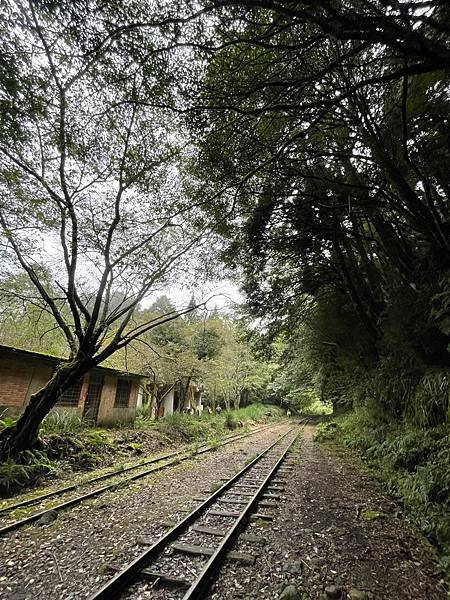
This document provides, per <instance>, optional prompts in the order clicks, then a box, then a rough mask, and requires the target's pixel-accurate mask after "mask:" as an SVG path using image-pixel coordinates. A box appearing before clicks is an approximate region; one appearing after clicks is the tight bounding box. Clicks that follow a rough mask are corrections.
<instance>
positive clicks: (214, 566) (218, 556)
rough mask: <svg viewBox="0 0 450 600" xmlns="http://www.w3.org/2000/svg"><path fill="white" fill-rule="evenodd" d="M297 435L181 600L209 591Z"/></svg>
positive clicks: (201, 595) (194, 598) (295, 439)
mask: <svg viewBox="0 0 450 600" xmlns="http://www.w3.org/2000/svg"><path fill="white" fill-rule="evenodd" d="M299 433H300V432H299ZM299 433H297V435H296V436H295V438H294V439H293V440H292V442H291V443H290V444H289V445H288V446H287V448H285V450H284V451H283V453H282V454H281V456H280V458H279V459H278V460H277V462H276V463H275V465H274V467H273V468H272V469H271V471H270V472H269V474H268V475H267V477H266V478H265V479H264V481H263V482H262V483H261V485H260V487H259V488H258V490H257V491H256V493H255V495H254V496H253V497H252V498H251V499H250V500H249V502H248V503H247V504H246V506H245V507H244V509H243V511H242V512H241V514H240V516H239V517H238V518H237V519H236V521H235V522H234V524H233V526H232V527H231V529H230V530H229V531H228V533H227V534H226V535H225V536H224V537H223V539H222V541H221V542H220V544H219V546H218V547H217V549H216V551H215V552H214V554H213V555H212V556H211V558H210V559H209V560H208V562H207V563H206V565H205V566H204V568H203V569H202V571H201V573H200V574H199V576H198V577H197V579H196V580H195V581H194V582H193V583H192V585H191V587H190V588H189V589H188V590H187V592H186V593H185V594H184V596H183V600H200V599H201V598H203V597H204V595H205V593H206V592H207V591H208V590H209V588H210V585H211V583H212V580H213V578H214V575H215V574H216V573H217V571H218V570H219V568H220V566H221V564H222V563H223V562H224V560H225V559H226V555H227V551H228V550H229V548H230V546H232V545H233V544H234V543H235V541H236V539H237V537H238V536H239V534H240V532H241V531H242V529H244V527H245V526H246V524H247V522H248V520H249V517H250V514H251V513H252V511H253V509H254V507H255V505H256V504H257V503H258V502H259V500H260V498H261V496H262V494H263V493H264V491H265V489H266V488H267V486H268V485H269V483H270V482H271V480H272V479H273V478H274V476H275V475H276V472H277V471H278V469H279V468H280V465H281V463H282V462H283V461H284V459H285V458H286V454H287V453H288V452H289V450H290V449H291V448H292V446H293V445H294V443H295V442H296V441H297V438H298V436H299Z"/></svg>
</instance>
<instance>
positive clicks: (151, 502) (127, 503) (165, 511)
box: [0, 424, 290, 600]
mask: <svg viewBox="0 0 450 600" xmlns="http://www.w3.org/2000/svg"><path fill="white" fill-rule="evenodd" d="M289 429H290V426H289V425H286V424H282V425H274V426H273V427H271V428H269V429H266V430H264V431H262V432H258V433H256V434H255V435H253V436H251V437H248V438H245V439H242V440H239V441H236V442H233V443H231V444H229V445H227V446H224V447H221V448H218V449H217V450H216V451H215V452H212V453H208V454H204V455H202V456H199V457H196V458H195V460H194V459H193V460H189V461H186V462H184V463H182V464H180V465H178V466H175V467H173V468H170V469H167V470H164V471H161V472H159V473H156V474H154V475H153V476H150V477H146V478H145V479H142V480H139V482H138V483H135V484H133V485H130V486H127V487H124V488H119V489H117V490H115V491H111V492H107V493H105V494H102V495H101V496H99V497H98V498H95V499H93V500H88V501H85V502H83V504H82V505H78V506H76V507H74V508H72V509H69V510H65V511H62V512H61V513H60V514H59V516H58V518H57V520H56V521H54V522H53V523H51V524H49V525H46V526H43V527H41V526H39V525H31V526H28V527H26V528H23V529H20V530H17V531H16V532H13V533H11V534H7V535H6V536H5V537H4V538H0V565H1V566H0V598H1V599H3V598H5V599H8V600H35V599H37V598H39V599H42V600H49V599H50V598H54V599H55V600H78V599H81V598H87V597H89V596H90V594H91V593H92V592H93V591H94V590H95V589H97V588H98V587H100V585H101V583H102V582H103V581H105V580H106V579H108V578H110V577H111V573H110V572H108V570H107V567H108V565H115V566H118V567H120V566H124V565H125V564H126V563H127V562H129V561H130V560H131V559H132V558H134V557H135V556H136V555H137V554H139V553H140V552H142V550H143V546H144V545H146V544H148V542H153V541H156V539H158V538H159V537H160V536H161V535H162V534H163V533H164V532H165V530H166V528H167V521H168V520H169V519H171V520H174V521H179V520H181V519H182V518H183V516H185V511H190V510H192V509H193V508H194V506H195V505H196V504H199V502H200V500H199V498H201V497H202V496H206V495H208V494H209V493H210V491H211V488H212V487H213V486H218V485H219V483H220V479H221V478H229V477H231V476H232V475H233V474H234V473H235V472H236V471H237V470H239V469H241V468H242V467H243V466H244V464H246V462H247V461H248V460H250V459H251V458H253V457H254V455H255V454H256V453H258V452H260V451H261V450H263V449H264V448H266V447H267V446H268V445H269V444H270V443H271V442H273V441H275V439H277V438H278V436H279V435H280V434H281V433H284V432H286V431H288V430H289Z"/></svg>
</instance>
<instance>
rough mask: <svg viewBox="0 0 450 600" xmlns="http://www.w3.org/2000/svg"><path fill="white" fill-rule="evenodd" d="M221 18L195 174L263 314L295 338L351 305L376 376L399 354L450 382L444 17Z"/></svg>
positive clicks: (303, 10) (276, 11) (255, 12)
mask: <svg viewBox="0 0 450 600" xmlns="http://www.w3.org/2000/svg"><path fill="white" fill-rule="evenodd" d="M213 4H215V6H216V9H217V10H216V13H215V14H216V21H215V24H216V29H215V35H216V38H215V42H216V51H215V52H213V53H212V54H211V56H210V58H209V61H208V67H207V69H206V73H205V76H204V78H203V80H202V82H201V84H200V85H199V88H198V94H199V97H200V100H197V106H198V113H197V120H192V119H191V124H192V127H194V128H196V129H195V130H196V132H197V133H198V134H199V135H200V136H201V152H200V153H199V155H200V160H199V161H198V162H197V166H196V173H197V174H198V176H199V177H201V178H203V181H205V182H208V185H209V186H210V187H211V188H213V189H214V190H215V191H216V192H218V193H219V191H220V190H226V191H225V192H224V193H223V194H222V198H223V205H224V207H225V208H224V209H223V212H224V213H227V211H229V200H230V198H231V199H232V202H233V207H234V213H233V214H234V220H231V219H228V221H227V222H226V223H225V222H224V227H223V231H224V233H225V234H226V235H227V236H228V238H229V249H228V253H227V257H228V260H229V262H230V263H231V264H235V265H236V264H241V265H243V268H244V271H245V276H246V283H245V289H246V292H247V295H248V298H249V303H250V307H251V309H252V310H253V312H254V314H256V315H257V316H259V317H260V318H263V319H265V320H266V322H267V323H270V322H271V323H272V324H273V321H274V318H275V319H277V320H278V321H279V322H280V323H281V324H282V326H284V327H286V328H289V327H292V323H295V320H296V319H297V320H298V319H300V318H304V317H305V316H307V315H308V314H309V315H310V316H311V314H312V313H314V312H315V311H319V313H320V314H321V315H323V313H324V311H325V310H328V311H329V312H328V314H329V315H334V316H335V317H337V316H338V314H339V307H342V306H343V305H345V304H348V305H349V310H348V312H349V313H350V316H349V318H348V319H347V320H346V322H347V323H348V324H349V325H350V323H353V327H354V331H358V332H361V338H360V343H358V348H359V353H358V354H357V355H355V358H357V360H358V362H359V364H360V366H361V367H362V368H363V369H366V370H370V369H372V368H374V367H377V366H379V365H380V364H384V362H385V361H388V362H392V361H393V357H394V356H395V357H397V356H398V355H399V352H398V347H401V348H402V354H403V357H404V358H403V361H404V362H403V363H402V364H404V365H406V364H407V363H408V364H409V367H411V365H413V364H414V365H415V367H416V368H424V366H438V367H448V365H449V364H450V355H449V353H448V345H449V342H450V331H449V330H448V324H447V325H446V323H447V322H446V321H445V319H444V318H443V315H444V313H445V306H447V303H448V298H449V289H450V287H449V286H450V272H449V267H450V243H449V239H450V238H449V235H448V234H449V231H450V226H449V224H450V219H449V206H448V202H449V190H450V188H449V185H448V184H449V180H448V168H442V165H446V166H448V164H449V159H450V155H449V149H448V143H447V142H448V140H447V133H446V129H445V126H443V124H444V123H447V122H448V119H449V113H450V110H449V108H450V107H449V102H448V95H447V93H446V91H445V90H446V89H447V88H448V70H446V67H447V66H448V61H449V46H448V6H447V4H446V3H442V2H431V3H420V2H418V3H397V2H392V3H381V2H377V1H376V0H373V1H369V2H358V1H357V0H355V1H354V2H350V3H347V4H346V5H345V6H344V5H343V4H342V3H339V2H325V3H316V4H311V3H310V2H301V1H299V2H293V3H281V2H275V1H272V0H268V1H267V2H266V1H264V2H259V1H255V2H253V1H250V2H248V3H245V5H244V3H241V2H227V1H226V0H224V1H223V2H216V3H213ZM201 132H204V133H203V135H202V133H201ZM431 156H433V159H432V160H430V157H431ZM435 157H438V158H437V160H436V158H435ZM216 209H217V210H218V211H219V212H220V210H221V208H220V205H219V204H217V206H216ZM437 305H439V308H438V306H437ZM335 309H336V310H335ZM439 315H440V316H439ZM325 320H326V319H325ZM328 320H329V319H328ZM322 339H323V340H324V341H326V338H323V337H322ZM344 341H345V340H343V339H342V338H340V339H337V340H336V339H333V340H332V342H331V341H329V343H335V344H337V347H336V348H335V351H334V355H335V356H336V353H339V351H340V346H342V347H344V346H346V344H345V343H344ZM387 357H389V358H387Z"/></svg>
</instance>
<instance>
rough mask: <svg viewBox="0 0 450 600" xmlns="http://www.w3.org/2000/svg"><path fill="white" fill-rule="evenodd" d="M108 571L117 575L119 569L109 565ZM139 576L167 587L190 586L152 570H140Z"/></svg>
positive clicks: (183, 581)
mask: <svg viewBox="0 0 450 600" xmlns="http://www.w3.org/2000/svg"><path fill="white" fill-rule="evenodd" d="M108 570H109V571H112V572H113V573H118V572H119V571H121V569H120V568H118V567H114V566H111V565H109V566H108ZM139 575H140V576H141V577H142V578H143V579H149V580H150V581H158V582H160V583H164V584H165V585H167V586H176V587H183V588H188V587H189V586H190V585H191V584H190V582H189V581H186V579H181V578H180V577H172V576H171V575H166V574H165V573H161V572H160V571H154V570H153V569H142V571H140V572H139Z"/></svg>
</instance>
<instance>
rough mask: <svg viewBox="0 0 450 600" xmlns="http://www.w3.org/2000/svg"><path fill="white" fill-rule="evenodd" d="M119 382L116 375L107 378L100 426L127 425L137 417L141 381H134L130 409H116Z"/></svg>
mask: <svg viewBox="0 0 450 600" xmlns="http://www.w3.org/2000/svg"><path fill="white" fill-rule="evenodd" d="M117 380H118V377H117V376H116V375H106V376H105V381H104V384H103V390H102V395H101V398H100V408H99V411H98V417H97V423H98V424H99V425H108V424H111V423H125V422H127V421H132V420H133V419H134V418H135V416H136V403H137V393H138V388H139V381H137V380H133V382H132V384H131V391H130V398H129V401H128V407H127V408H124V407H123V408H122V407H121V408H114V401H115V398H116V388H117Z"/></svg>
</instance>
